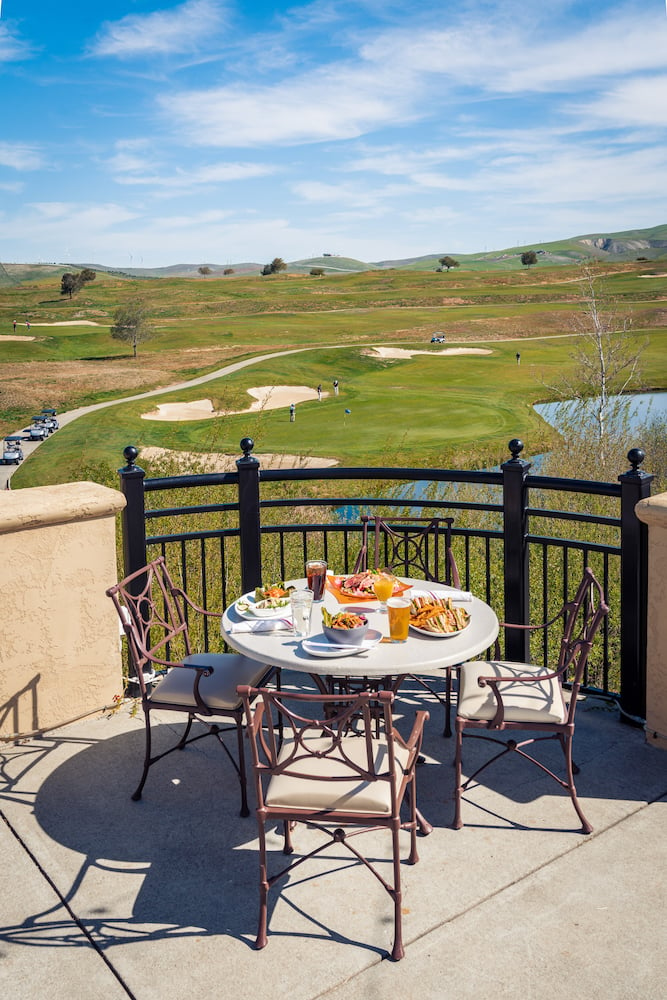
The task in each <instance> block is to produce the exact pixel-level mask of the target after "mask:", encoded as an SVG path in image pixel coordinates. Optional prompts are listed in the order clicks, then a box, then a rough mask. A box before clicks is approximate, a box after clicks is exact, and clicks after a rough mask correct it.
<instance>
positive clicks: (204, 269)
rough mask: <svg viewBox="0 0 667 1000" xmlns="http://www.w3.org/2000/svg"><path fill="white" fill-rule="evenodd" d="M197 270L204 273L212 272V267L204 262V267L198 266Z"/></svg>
mask: <svg viewBox="0 0 667 1000" xmlns="http://www.w3.org/2000/svg"><path fill="white" fill-rule="evenodd" d="M197 270H198V271H199V273H200V274H204V275H206V274H210V273H211V268H210V267H208V266H207V265H206V264H204V266H203V267H199V268H197Z"/></svg>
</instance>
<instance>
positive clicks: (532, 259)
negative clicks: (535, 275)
mask: <svg viewBox="0 0 667 1000" xmlns="http://www.w3.org/2000/svg"><path fill="white" fill-rule="evenodd" d="M521 263H522V264H523V265H524V266H525V267H530V265H531V264H537V254H536V253H535V251H534V250H524V252H523V253H522V254H521Z"/></svg>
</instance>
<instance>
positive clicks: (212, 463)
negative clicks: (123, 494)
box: [139, 448, 338, 472]
mask: <svg viewBox="0 0 667 1000" xmlns="http://www.w3.org/2000/svg"><path fill="white" fill-rule="evenodd" d="M239 457H240V456H239V455H219V454H202V453H199V452H186V451H170V450H169V449H168V448H142V449H141V452H140V456H139V461H141V459H142V458H143V459H148V460H149V461H150V460H159V459H171V460H173V461H175V462H176V463H177V465H178V466H179V467H181V468H183V469H192V465H193V463H195V462H196V463H197V466H198V468H202V469H204V471H205V472H236V459H237V458H239ZM254 457H255V458H256V459H257V460H258V461H259V462H260V463H261V465H262V468H264V469H324V468H328V467H329V466H331V465H338V461H337V459H335V458H309V457H308V456H304V455H270V454H265V455H262V454H257V455H255V456H254Z"/></svg>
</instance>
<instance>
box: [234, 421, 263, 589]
mask: <svg viewBox="0 0 667 1000" xmlns="http://www.w3.org/2000/svg"><path fill="white" fill-rule="evenodd" d="M254 447H255V442H254V441H253V439H252V438H243V440H242V441H241V450H242V451H243V458H237V460H236V468H237V469H238V470H239V546H240V549H241V587H242V589H243V592H244V593H246V592H247V591H249V590H254V589H255V587H259V586H260V585H261V583H262V531H261V522H260V514H259V462H258V461H257V459H256V458H255V457H254V455H251V454H250V452H251V451H252V449H253V448H254Z"/></svg>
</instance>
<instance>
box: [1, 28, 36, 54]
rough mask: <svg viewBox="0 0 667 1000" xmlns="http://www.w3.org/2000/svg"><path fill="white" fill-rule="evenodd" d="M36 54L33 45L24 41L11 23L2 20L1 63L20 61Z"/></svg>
mask: <svg viewBox="0 0 667 1000" xmlns="http://www.w3.org/2000/svg"><path fill="white" fill-rule="evenodd" d="M32 55H34V49H33V48H32V46H31V45H30V44H29V43H28V42H26V41H23V39H21V38H20V37H19V35H18V34H17V33H16V32H15V31H14V30H13V28H12V26H11V25H7V24H3V23H1V22H0V63H5V62H7V63H8V62H20V60H22V59H28V58H30V57H31V56H32Z"/></svg>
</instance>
